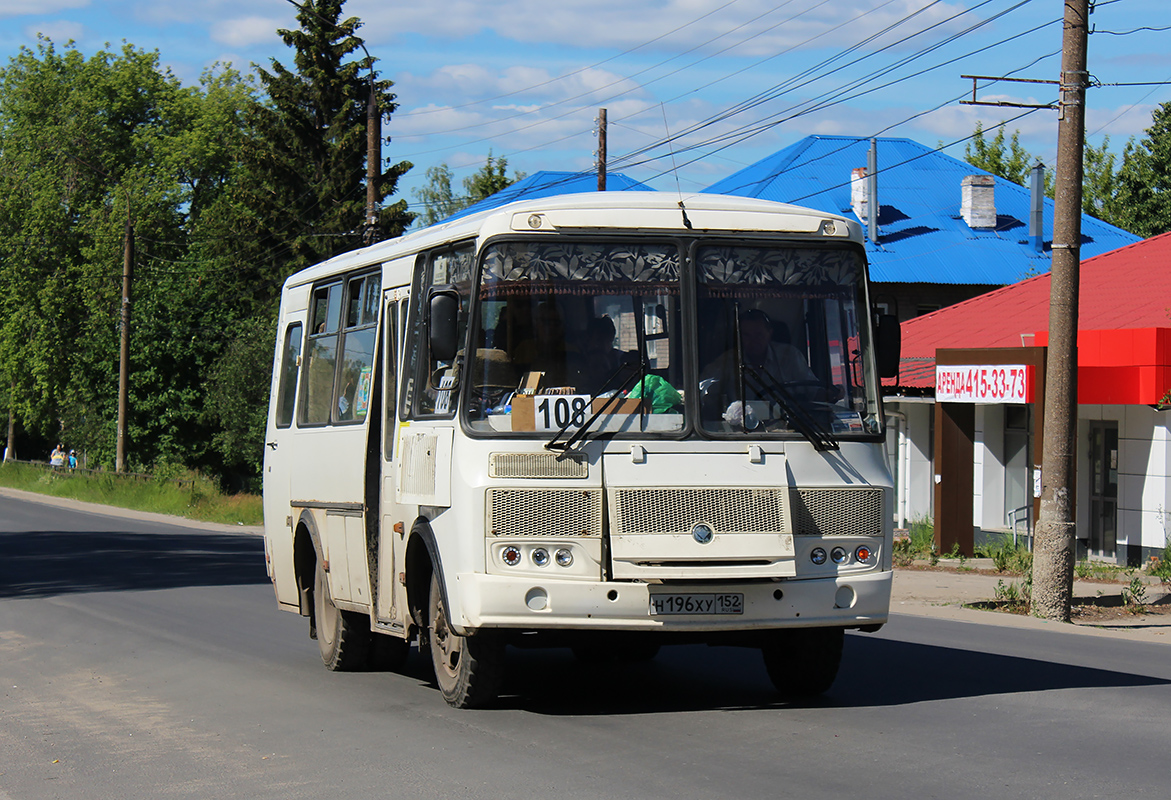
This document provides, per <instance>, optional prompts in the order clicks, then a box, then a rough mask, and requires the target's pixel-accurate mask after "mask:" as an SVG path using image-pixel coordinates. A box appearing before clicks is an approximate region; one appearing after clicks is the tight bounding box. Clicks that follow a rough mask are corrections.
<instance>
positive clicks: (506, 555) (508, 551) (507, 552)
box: [500, 545, 520, 567]
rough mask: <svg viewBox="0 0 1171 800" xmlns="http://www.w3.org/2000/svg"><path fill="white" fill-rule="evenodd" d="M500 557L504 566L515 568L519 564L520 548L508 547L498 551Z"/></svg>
mask: <svg viewBox="0 0 1171 800" xmlns="http://www.w3.org/2000/svg"><path fill="white" fill-rule="evenodd" d="M500 557H501V558H503V559H504V563H505V564H507V565H508V566H510V567H515V566H516V565H517V564H519V563H520V548H519V547H513V546H512V545H509V546H508V547H506V548H504V549H503V550H501V551H500Z"/></svg>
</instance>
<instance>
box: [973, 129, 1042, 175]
mask: <svg viewBox="0 0 1171 800" xmlns="http://www.w3.org/2000/svg"><path fill="white" fill-rule="evenodd" d="M1004 129H1005V123H1003V122H1002V123H1000V125H999V126H997V128H996V135H995V136H994V137H992V139H991V140H989V139H987V138H986V137H985V136H984V125H983V124H982V123H981V122H978V121H977V122H976V131H975V133H973V134H972V138H971V139H970V140H969V141H968V143H967V144H965V145H964V161H967V162H968V163H969V164H971V165H972V166H973V167H977V168H979V169H982V170H984V171H985V172H991V173H992V174H993V175H995V176H997V177H998V178H1004V179H1005V180H1009V181H1012V182H1013V183H1016V184H1019V185H1021V186H1028V185H1029V171H1030V170H1032V168H1033V164H1034V163H1035V161H1036V159H1034V158H1033V157H1032V156H1031V155H1029V152H1028V151H1027V150H1025V149H1024V148H1023V147H1021V143H1020V131H1013V133H1012V138H1011V139H1009V140H1007V142H1006V140H1005V135H1004Z"/></svg>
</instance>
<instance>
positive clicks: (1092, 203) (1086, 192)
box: [1082, 136, 1126, 228]
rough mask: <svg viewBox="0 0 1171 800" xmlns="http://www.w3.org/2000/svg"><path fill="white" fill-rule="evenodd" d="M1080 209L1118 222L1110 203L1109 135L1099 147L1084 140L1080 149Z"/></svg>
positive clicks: (1112, 175)
mask: <svg viewBox="0 0 1171 800" xmlns="http://www.w3.org/2000/svg"><path fill="white" fill-rule="evenodd" d="M1082 170H1083V176H1082V211H1084V212H1085V213H1086V214H1089V215H1090V216H1093V217H1097V218H1098V219H1100V220H1104V221H1105V222H1109V223H1112V224H1114V225H1118V226H1119V227H1123V228H1124V227H1126V226H1125V225H1122V224H1120V221H1119V220H1118V216H1117V214H1116V213H1115V209H1114V207H1113V205H1112V203H1111V201H1112V200H1113V198H1114V183H1115V175H1114V154H1113V153H1111V152H1110V137H1109V136H1107V137H1105V138H1104V139H1103V140H1102V145H1101V146H1100V147H1094V146H1093V145H1091V144H1090V143H1089V142H1086V144H1085V148H1084V149H1083V150H1082Z"/></svg>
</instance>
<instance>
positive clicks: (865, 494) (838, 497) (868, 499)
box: [791, 488, 883, 536]
mask: <svg viewBox="0 0 1171 800" xmlns="http://www.w3.org/2000/svg"><path fill="white" fill-rule="evenodd" d="M791 502H792V506H793V533H794V534H796V535H797V536H881V535H882V521H883V511H882V506H883V503H882V489H871V488H860V489H849V488H842V489H793V491H792V497H791Z"/></svg>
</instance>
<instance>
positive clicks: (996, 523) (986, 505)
mask: <svg viewBox="0 0 1171 800" xmlns="http://www.w3.org/2000/svg"><path fill="white" fill-rule="evenodd" d="M981 418H983V421H984V424H983V438H984V459H983V469H982V471H981V472H976V473H975V474H973V476H972V480H973V481H975V482H976V483H977V484H981V490H980V491H981V497H982V505H981V509H980V510H981V515H980V517H979V521H977V522H976V523H975V524H976V525H979V526H980V527H981V528H984V529H985V530H1003V529H1005V528H1007V527H1008V522H1007V521H1006V520H1005V511H1006V509H1005V507H1004V406H999V405H982V406H976V419H977V420H979V419H981Z"/></svg>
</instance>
